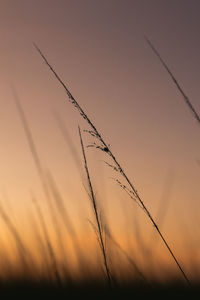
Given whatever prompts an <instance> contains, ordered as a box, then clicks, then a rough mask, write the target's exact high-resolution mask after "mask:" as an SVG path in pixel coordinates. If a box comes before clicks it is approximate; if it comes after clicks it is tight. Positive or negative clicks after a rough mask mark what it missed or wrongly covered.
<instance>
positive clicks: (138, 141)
mask: <svg viewBox="0 0 200 300" xmlns="http://www.w3.org/2000/svg"><path fill="white" fill-rule="evenodd" d="M199 12H200V1H198V0H168V1H164V0H123V1H122V0H101V1H98V0H75V1H73V0H57V1H53V0H18V1H15V0H1V1H0V39H1V42H0V87H1V89H0V91H1V92H0V101H1V110H0V124H1V126H0V128H1V129H0V135H1V147H0V165H1V168H0V195H2V200H1V201H2V203H4V206H5V207H9V205H11V206H12V208H13V210H14V211H15V210H16V212H17V213H18V214H20V213H21V211H26V209H27V207H29V202H30V191H34V193H35V194H36V196H37V197H38V198H41V197H43V195H42V192H41V187H40V181H39V179H38V176H37V173H36V170H35V166H34V163H33V160H32V157H31V154H30V151H29V148H28V144H27V140H26V137H25V134H24V130H23V127H22V124H21V121H20V118H19V114H18V112H17V109H16V106H15V103H14V101H13V93H12V87H14V88H15V90H16V91H17V94H18V96H19V99H20V101H21V104H22V106H23V109H24V111H25V113H26V117H27V120H28V122H29V126H30V128H31V130H32V134H33V137H34V141H35V144H36V146H37V149H38V152H39V155H40V158H41V161H42V163H43V166H44V168H47V169H49V170H51V172H52V174H53V175H54V178H55V180H56V182H57V185H58V186H59V189H60V191H61V192H62V194H63V195H64V197H65V198H66V199H67V203H68V206H69V208H70V209H71V211H72V212H73V213H74V215H76V217H74V220H75V222H76V220H77V222H82V221H80V220H79V219H78V218H79V214H80V213H81V212H82V211H85V212H86V215H85V216H84V217H83V222H85V223H87V209H88V208H87V205H86V202H87V201H88V199H87V193H86V192H85V190H84V187H83V184H84V185H86V184H87V183H86V180H82V177H81V176H80V171H79V169H78V168H77V165H76V163H75V162H74V157H73V156H72V154H71V151H70V147H69V145H67V144H66V142H65V140H64V139H63V136H62V134H61V132H60V130H59V128H58V125H57V123H56V120H55V117H54V114H53V112H54V111H56V112H57V113H58V114H59V115H60V117H61V118H62V120H63V122H64V123H65V126H66V128H67V131H68V134H69V135H70V138H71V139H72V141H73V145H74V147H75V148H76V151H77V153H78V155H79V156H80V159H81V160H82V157H81V148H80V142H79V136H78V129H77V128H78V124H79V125H80V126H81V128H82V129H88V126H87V124H86V122H84V120H82V119H81V117H80V116H79V114H78V112H77V111H76V110H75V108H74V107H73V106H72V105H71V104H70V103H69V101H68V99H67V95H66V94H65V92H64V90H63V88H62V87H61V86H60V85H59V83H58V82H57V81H56V79H55V77H53V75H52V73H51V72H50V71H49V69H48V67H47V66H46V65H45V64H44V62H43V61H42V59H41V57H40V56H39V54H38V53H37V51H36V49H35V48H34V46H33V43H36V44H37V45H38V47H39V48H40V49H41V50H42V51H43V53H44V54H45V55H46V57H47V58H48V60H49V62H50V63H51V64H52V66H53V67H54V68H55V70H56V72H58V74H59V75H60V76H61V78H62V79H63V81H64V82H65V83H66V84H67V86H68V88H69V90H70V91H71V93H72V95H73V96H74V97H75V98H76V100H77V101H78V102H79V104H80V105H81V107H82V108H83V109H84V110H85V112H86V113H87V114H88V116H89V117H90V118H91V120H92V121H93V122H94V124H95V125H96V127H97V128H98V129H99V131H100V132H101V133H102V135H103V137H104V138H105V140H106V142H107V143H109V144H110V145H111V149H112V150H113V152H114V153H115V155H116V157H117V158H118V160H119V161H120V163H121V165H122V166H123V168H124V170H125V171H126V173H127V175H128V176H129V177H130V179H131V180H132V182H133V183H134V185H135V187H136V189H137V190H138V192H139V194H140V195H141V197H142V199H143V200H144V202H145V204H146V205H147V207H148V208H150V211H151V212H152V215H153V216H156V215H157V213H158V210H159V205H160V203H161V201H162V200H163V201H166V202H167V203H165V205H166V207H167V214H166V215H165V219H164V224H163V231H164V233H165V234H166V236H167V238H168V240H169V242H170V244H171V245H172V246H173V247H175V248H177V249H179V250H180V249H182V250H180V251H179V252H178V256H179V258H181V254H182V253H183V254H184V250H185V247H186V245H185V244H184V243H187V238H185V236H184V235H185V233H186V232H188V234H189V237H188V240H190V241H192V242H191V243H190V245H188V244H187V247H196V246H197V245H198V246H199V244H198V243H199V237H196V238H195V236H194V233H197V232H198V231H197V229H198V227H199V222H200V218H199V209H200V205H199V196H200V189H199V180H200V127H199V124H198V122H197V121H196V120H195V119H194V118H193V116H192V114H191V112H190V111H189V110H188V107H187V106H186V105H185V103H184V101H183V98H182V96H181V95H180V93H179V92H178V90H177V88H176V87H175V85H174V84H173V82H172V81H171V79H170V77H169V75H168V74H167V73H166V71H165V70H164V68H163V66H162V65H161V63H160V62H159V60H158V59H157V57H156V56H155V54H154V53H153V52H152V50H151V49H150V47H149V46H148V45H147V43H146V41H145V39H144V35H146V36H148V38H149V39H150V40H151V41H152V43H153V44H154V45H155V47H156V48H157V49H158V51H159V52H160V54H161V56H162V57H163V59H164V60H165V61H166V63H167V64H168V66H169V68H170V69H171V71H172V72H173V73H174V75H175V77H176V78H177V80H178V81H179V83H180V85H181V86H182V87H183V90H184V91H185V93H186V95H188V97H189V98H190V100H191V102H192V104H193V106H194V107H195V109H196V110H197V112H198V111H200V102H199V95H200V84H199V73H200V60H199V53H200V36H199V28H200V18H199ZM84 139H85V144H87V143H89V142H90V140H91V139H90V138H88V137H87V135H86V134H84ZM87 154H88V161H89V166H90V168H91V176H92V179H93V182H94V186H95V191H96V193H97V196H98V197H99V201H100V200H101V201H102V203H103V204H102V205H103V206H105V207H107V211H108V217H109V218H110V220H111V221H112V222H113V224H115V223H116V220H119V216H120V217H121V218H122V219H123V220H124V221H122V222H121V223H120V225H119V224H115V225H116V228H118V230H119V232H120V230H121V231H122V232H123V228H122V227H123V224H124V223H123V222H125V220H127V219H130V220H131V219H132V215H131V214H132V213H131V212H130V208H133V211H134V210H135V209H136V206H135V204H134V203H133V204H132V203H131V200H130V199H128V198H127V196H126V195H125V194H124V193H123V191H120V189H119V187H117V186H116V185H115V184H114V182H113V181H112V180H111V179H110V177H114V176H116V174H113V172H111V170H109V169H108V168H107V167H105V166H104V164H103V162H102V160H106V157H105V155H102V154H101V153H99V152H98V150H93V149H90V148H88V149H87ZM81 167H82V166H81ZM83 172H84V170H83ZM5 196H6V197H5ZM7 197H8V199H9V203H6V199H7ZM168 201H169V206H168ZM125 203H126V204H125ZM163 203H164V202H163ZM163 205H164V204H163ZM138 210H139V209H137V211H138ZM73 213H72V215H73ZM126 213H127V215H124V214H126ZM134 213H135V211H134V212H133V214H134ZM138 214H140V215H141V218H140V223H141V228H143V234H144V233H146V232H148V233H150V232H151V230H152V225H150V222H149V220H148V219H147V218H146V216H143V213H142V212H138ZM159 221H160V220H159ZM22 222H23V218H22ZM85 226H86V227H87V226H88V225H87V224H86V225H85ZM183 229H184V230H183ZM83 231H84V229H83ZM144 235H145V234H144ZM122 236H123V233H122ZM183 237H184V238H185V239H183ZM149 239H150V236H147V240H149ZM182 239H183V240H182ZM180 240H182V242H180V243H179V242H178V241H180ZM176 241H177V243H176Z"/></svg>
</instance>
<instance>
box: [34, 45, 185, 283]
mask: <svg viewBox="0 0 200 300" xmlns="http://www.w3.org/2000/svg"><path fill="white" fill-rule="evenodd" d="M34 46H35V48H36V50H37V51H38V52H39V54H40V55H41V57H42V58H43V60H44V61H45V63H46V64H47V66H48V67H49V68H50V70H51V72H52V73H53V74H54V76H55V77H56V79H57V80H58V81H59V82H60V84H61V85H62V86H63V88H64V89H65V91H66V93H67V95H68V97H69V101H70V102H71V103H72V104H73V106H75V108H76V109H77V110H78V111H79V113H80V115H81V116H82V117H83V118H84V119H85V120H86V121H87V123H88V124H89V126H90V127H91V128H92V129H93V131H94V132H95V135H96V137H97V139H98V140H99V141H100V143H101V146H100V147H99V148H101V150H103V151H105V153H106V154H108V155H109V156H110V157H111V158H112V160H113V162H114V163H115V165H116V167H117V168H118V170H119V172H120V174H121V175H122V177H123V178H124V179H125V181H126V182H127V183H128V185H129V186H130V188H131V189H132V191H133V193H134V194H135V197H136V198H137V199H138V201H139V202H140V204H141V206H142V208H143V210H144V212H145V213H146V215H147V216H148V218H149V219H150V221H151V222H152V223H153V226H154V227H155V229H156V230H157V232H158V234H159V236H160V238H161V239H162V240H163V242H164V244H165V246H166V247H167V249H168V251H169V253H170V254H171V256H172V258H173V259H174V261H175V263H176V265H177V267H178V268H179V270H180V271H181V273H182V275H183V277H184V278H185V280H186V281H187V283H188V284H190V281H189V279H188V278H187V276H186V274H185V272H184V271H183V269H182V267H181V266H180V264H179V262H178V260H177V259H176V257H175V255H174V253H173V252H172V250H171V248H170V247H169V245H168V243H167V242H166V240H165V238H164V237H163V235H162V234H161V232H160V230H159V228H158V226H157V225H156V223H155V221H154V219H153V217H152V216H151V214H150V212H149V210H148V209H147V207H146V206H145V204H144V202H143V201H142V199H141V198H140V196H139V194H138V192H137V190H136V188H135V187H134V185H133V184H132V183H131V181H130V180H129V178H128V177H127V175H126V174H125V172H124V171H123V169H122V167H121V165H120V164H119V162H118V161H117V159H116V158H115V156H114V154H113V153H112V151H111V149H110V146H109V144H107V143H106V142H105V141H104V139H103V137H102V136H101V134H100V133H99V132H98V130H97V129H96V127H95V126H94V124H93V123H92V122H91V121H90V119H89V118H88V116H87V115H86V114H85V112H84V111H83V109H82V108H81V107H80V105H79V104H78V102H77V101H76V100H75V98H74V97H73V96H72V94H71V93H70V91H69V90H68V88H67V86H66V85H65V84H64V82H63V81H62V80H61V78H60V77H59V76H58V74H57V73H56V72H55V70H54V69H53V67H52V66H51V65H50V64H49V62H48V60H47V59H46V57H45V56H44V54H43V53H42V52H41V50H40V49H39V48H38V46H36V45H35V44H34Z"/></svg>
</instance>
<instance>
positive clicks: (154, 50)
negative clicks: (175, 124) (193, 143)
mask: <svg viewBox="0 0 200 300" xmlns="http://www.w3.org/2000/svg"><path fill="white" fill-rule="evenodd" d="M145 40H146V42H147V44H148V45H149V46H150V48H151V49H152V50H153V52H154V53H155V55H156V56H157V57H158V59H159V60H160V62H161V63H162V65H163V67H164V68H165V70H166V71H167V73H168V74H169V75H170V77H171V79H172V81H173V82H174V84H175V85H176V87H177V88H178V90H179V92H180V93H181V95H182V96H183V99H184V101H185V103H186V104H187V106H188V107H189V109H190V111H191V112H192V114H193V116H194V118H195V119H196V120H197V121H198V123H199V124H200V116H199V114H198V113H197V112H196V110H195V108H194V107H193V105H192V103H191V101H190V100H189V98H188V97H187V96H186V94H185V93H184V91H183V89H182V88H181V86H180V84H179V83H178V81H177V80H176V78H175V77H174V75H173V73H172V72H171V70H170V69H169V67H168V66H167V64H166V63H165V61H164V60H163V59H162V57H161V56H160V54H159V52H158V51H157V50H156V48H155V47H154V46H153V44H152V43H151V41H150V40H149V39H148V38H147V37H145Z"/></svg>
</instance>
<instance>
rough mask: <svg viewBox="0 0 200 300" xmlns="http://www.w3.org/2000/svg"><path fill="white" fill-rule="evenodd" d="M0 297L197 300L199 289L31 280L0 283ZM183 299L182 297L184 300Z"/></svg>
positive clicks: (156, 285)
mask: <svg viewBox="0 0 200 300" xmlns="http://www.w3.org/2000/svg"><path fill="white" fill-rule="evenodd" d="M0 290H1V295H2V296H3V295H4V296H13V297H14V296H15V297H18V296H19V297H20V296H25V297H27V299H30V298H31V297H33V298H43V297H53V298H55V299H56V298H57V299H61V297H63V299H64V297H65V298H67V297H70V298H71V297H72V299H73V297H76V296H77V297H80V298H81V297H87V298H90V297H91V298H93V299H96V298H100V297H103V298H106V299H110V298H117V297H119V298H120V299H126V297H128V296H131V298H132V297H133V298H134V297H138V298H142V299H143V297H154V298H155V297H156V298H157V299H163V298H165V297H167V298H168V297H169V298H168V299H170V298H172V299H181V298H182V299H193V298H192V297H194V296H195V298H194V299H198V297H199V293H200V286H199V285H198V284H194V285H193V286H191V287H187V286H185V285H183V284H180V283H178V282H169V283H168V284H167V283H165V284H161V283H154V284H151V285H149V286H141V284H138V283H137V282H133V283H131V282H130V283H127V284H126V285H123V286H117V285H115V286H113V287H112V288H108V287H106V286H105V284H104V283H103V284H102V282H97V281H90V282H84V281H82V282H79V283H76V284H71V285H70V286H69V285H68V284H62V285H55V284H52V283H50V282H47V281H40V282H31V281H23V280H21V281H17V280H16V281H14V282H1V283H0ZM184 297H186V298H184Z"/></svg>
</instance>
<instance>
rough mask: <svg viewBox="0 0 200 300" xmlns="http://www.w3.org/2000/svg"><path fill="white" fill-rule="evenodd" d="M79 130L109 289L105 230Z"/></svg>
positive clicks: (109, 277)
mask: <svg viewBox="0 0 200 300" xmlns="http://www.w3.org/2000/svg"><path fill="white" fill-rule="evenodd" d="M78 130H79V136H80V143H81V149H82V153H83V160H84V167H85V171H86V174H87V180H88V184H89V191H90V198H91V200H92V207H93V211H94V215H95V219H96V223H97V233H98V241H99V245H100V248H101V251H102V255H103V259H104V266H105V270H106V275H107V280H108V285H109V287H111V274H110V270H109V267H108V262H107V255H106V249H105V245H104V241H103V229H102V226H101V221H100V218H99V212H98V208H97V203H96V199H95V195H94V191H93V186H92V182H91V178H90V173H89V169H88V165H87V159H86V154H85V149H84V145H83V139H82V135H81V130H80V127H78Z"/></svg>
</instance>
